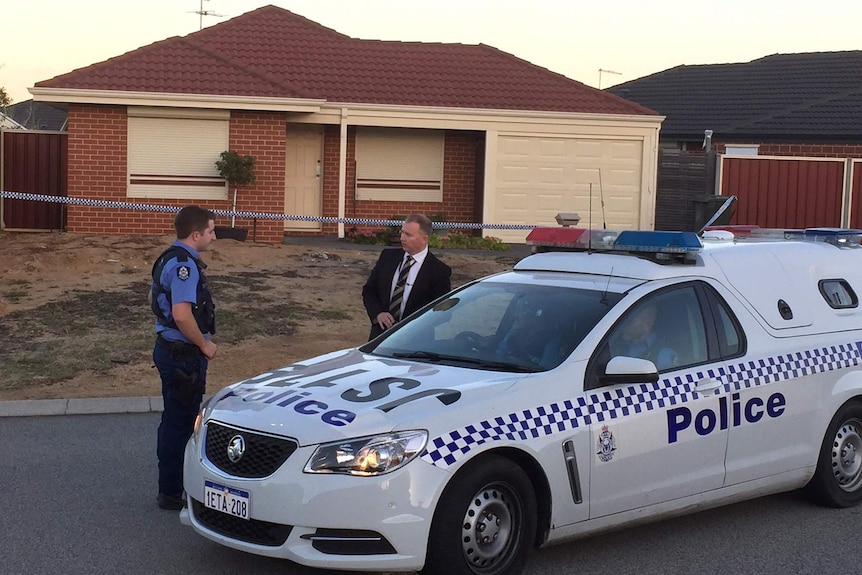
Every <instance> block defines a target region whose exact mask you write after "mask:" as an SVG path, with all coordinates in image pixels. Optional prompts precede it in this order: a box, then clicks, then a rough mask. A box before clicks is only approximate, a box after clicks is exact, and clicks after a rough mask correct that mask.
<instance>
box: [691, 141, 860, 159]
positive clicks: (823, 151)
mask: <svg viewBox="0 0 862 575" xmlns="http://www.w3.org/2000/svg"><path fill="white" fill-rule="evenodd" d="M733 144H757V145H758V149H757V155H758V156H798V157H803V158H854V159H859V158H862V144H828V143H827V144H798V143H797V144H788V143H762V142H753V141H737V140H734V141H732V142H727V143H723V142H722V143H715V144H714V148H715V151H716V152H718V153H720V154H723V153H724V152H725V149H726V148H727V146H728V145H733ZM697 146H698V147H699V146H700V143H698V144H697ZM694 147H695V143H693V142H692V143H690V145H689V149H690V150H691V149H693V148H694Z"/></svg>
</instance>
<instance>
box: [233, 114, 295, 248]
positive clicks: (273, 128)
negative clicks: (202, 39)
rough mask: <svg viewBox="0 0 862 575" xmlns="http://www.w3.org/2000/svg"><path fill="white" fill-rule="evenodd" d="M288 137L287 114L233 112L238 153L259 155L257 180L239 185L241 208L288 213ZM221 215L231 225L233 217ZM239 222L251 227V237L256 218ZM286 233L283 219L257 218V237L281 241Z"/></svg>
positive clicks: (257, 156)
mask: <svg viewBox="0 0 862 575" xmlns="http://www.w3.org/2000/svg"><path fill="white" fill-rule="evenodd" d="M286 138H287V130H286V127H285V123H284V115H283V114H280V113H269V112H245V111H233V112H231V117H230V147H231V149H232V150H235V151H236V152H237V153H238V154H241V155H243V156H252V157H254V158H255V175H256V176H257V179H256V180H255V182H254V183H253V184H251V185H248V186H243V187H242V188H240V189H239V193H238V194H237V201H236V209H237V210H238V211H243V212H264V213H272V214H283V213H284V170H285V145H286V144H285V141H286ZM230 199H231V200H232V199H233V190H231V193H230ZM228 209H229V208H228ZM221 219H222V220H224V221H220V222H219V224H220V225H230V219H229V218H221ZM236 225H237V226H243V227H247V228H248V229H249V238H250V239H251V237H252V235H251V233H252V228H253V225H254V222H253V221H252V220H250V219H243V218H237V219H236ZM283 237H284V222H283V221H281V220H258V221H257V229H256V239H257V241H259V242H279V241H281V240H282V238H283Z"/></svg>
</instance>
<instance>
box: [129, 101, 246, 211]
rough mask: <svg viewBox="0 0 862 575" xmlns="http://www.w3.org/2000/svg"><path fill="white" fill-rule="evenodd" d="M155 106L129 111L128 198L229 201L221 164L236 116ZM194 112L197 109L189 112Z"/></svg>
mask: <svg viewBox="0 0 862 575" xmlns="http://www.w3.org/2000/svg"><path fill="white" fill-rule="evenodd" d="M182 112H183V111H168V112H166V113H164V114H163V117H152V116H151V114H154V112H153V111H152V110H147V111H143V110H136V111H134V112H133V111H132V110H131V109H130V111H129V118H128V130H129V134H128V137H129V139H128V142H129V151H128V170H129V171H128V196H129V197H130V198H177V199H189V200H226V199H228V186H227V183H226V182H225V181H224V178H222V177H221V176H220V175H219V173H218V170H217V169H216V167H215V162H216V160H218V158H219V154H220V153H221V152H223V151H224V150H226V149H228V146H229V132H228V129H229V125H230V117H229V115H226V114H210V115H209V116H210V117H207V115H205V114H191V113H187V114H186V115H187V116H192V117H182V116H183V114H182ZM189 112H192V111H189Z"/></svg>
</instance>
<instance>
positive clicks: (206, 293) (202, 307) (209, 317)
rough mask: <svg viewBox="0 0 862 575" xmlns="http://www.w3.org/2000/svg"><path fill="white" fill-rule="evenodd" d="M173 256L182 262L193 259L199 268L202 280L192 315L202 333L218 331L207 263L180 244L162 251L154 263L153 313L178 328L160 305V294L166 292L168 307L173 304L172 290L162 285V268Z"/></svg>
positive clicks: (166, 324) (199, 282)
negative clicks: (206, 271)
mask: <svg viewBox="0 0 862 575" xmlns="http://www.w3.org/2000/svg"><path fill="white" fill-rule="evenodd" d="M172 258H177V261H178V262H180V263H181V264H182V263H183V262H187V261H188V260H192V261H193V262H194V263H195V266H196V267H197V268H198V276H199V277H200V280H199V281H198V285H197V289H196V293H195V299H196V301H195V303H193V304H192V315H193V316H194V318H195V321H196V322H197V324H198V329H200V330H201V333H210V334H214V333H215V331H216V327H215V304H214V303H213V298H212V295H211V294H210V290H209V287H208V286H207V278H206V276H204V269H206V267H207V265H206V264H205V263H203V262H202V261H200V260H199V259H197V258H196V257H194V256H192V255H191V254H190V253H189V252H188V251H187V250H185V249H183V248H181V247H180V246H171V247H169V248H168V249H166V250H165V251H164V252H162V255H160V256H159V257H158V258H156V263H154V264H153V271H152V276H153V285H152V287H151V288H150V290H151V296H152V297H151V300H152V303H151V308H152V310H153V314H154V315H155V316H156V320H157V321H158V322H159V323H160V324H161V325H163V326H165V327H169V328H172V329H178V328H177V324H176V322H174V321H173V319H168V318H167V317H166V316H165V314H164V312H163V311H162V308H161V307H159V296H160V295H161V294H165V297H166V298H167V300H168V307H170V306H172V305H173V302H172V301H171V292H169V291H167V290H165V289H164V288H163V287H162V282H161V278H162V270H164V268H165V264H166V263H168V262H169V261H170V260H171V259H172Z"/></svg>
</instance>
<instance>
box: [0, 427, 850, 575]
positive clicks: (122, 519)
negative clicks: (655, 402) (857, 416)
mask: <svg viewBox="0 0 862 575" xmlns="http://www.w3.org/2000/svg"><path fill="white" fill-rule="evenodd" d="M158 420H159V414H158V413H143V414H121V415H77V416H53V417H6V418H0V512H1V513H2V519H0V573H2V574H3V575H49V574H50V575H57V574H64V575H74V574H78V573H81V574H88V575H89V574H102V573H105V574H109V573H110V574H116V573H122V574H123V575H135V574H142V575H143V574H146V575H152V574H173V573H176V574H182V575H198V574H200V575H203V574H206V575H219V574H225V575H234V574H236V573H243V574H244V575H255V574H264V573H279V574H287V575H290V574H300V573H301V574H308V575H310V574H317V575H323V574H326V573H339V572H335V571H321V570H312V569H306V568H302V567H299V566H296V565H293V564H291V563H288V562H285V561H279V560H275V559H268V558H264V557H257V556H254V555H248V554H245V553H242V552H239V551H234V550H232V549H227V548H223V547H221V546H219V545H217V544H215V543H212V542H210V541H208V540H206V539H203V538H202V537H199V536H197V535H195V534H194V532H192V530H191V529H189V528H187V527H184V526H182V525H180V523H179V519H178V517H177V514H176V513H175V512H168V511H162V510H160V509H158V508H157V507H156V503H155V492H156V489H155V485H156V456H155V430H156V427H157V426H158ZM859 533H862V508H856V509H845V510H833V509H824V508H820V507H816V506H813V505H810V504H808V503H807V502H805V501H803V500H802V499H801V497H800V495H799V493H789V494H784V495H779V496H773V497H767V498H761V499H757V500H754V501H751V502H747V503H742V504H738V505H733V506H729V507H725V508H722V509H716V510H712V511H707V512H702V513H698V514H694V515H689V516H686V517H682V518H677V519H672V520H668V521H664V522H661V523H657V524H652V525H647V526H642V527H636V528H631V529H627V530H622V531H617V532H613V533H609V534H604V535H599V536H595V537H592V538H589V539H583V540H580V541H576V542H574V543H568V544H564V545H559V546H554V547H549V548H546V549H544V550H542V551H539V552H538V553H536V554H535V555H534V556H533V558H532V560H531V562H530V564H529V566H528V569H527V571H526V573H527V575H539V574H543V575H551V574H554V575H556V574H559V575H563V574H566V575H573V574H579V573H584V574H587V573H590V574H592V573H596V574H599V573H601V574H615V575H623V574H636V575H646V574H672V573H673V574H676V573H678V574H685V575H695V574H704V575H706V574H709V575H715V574H722V575H728V574H757V575H761V574H775V575H779V574H780V575H787V574H808V573H811V574H815V573H816V574H818V575H830V574H835V575H838V574H840V575H850V574H856V573H862V560H860V558H859V554H858V551H856V543H857V540H858V537H859ZM340 573H343V572H340Z"/></svg>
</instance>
